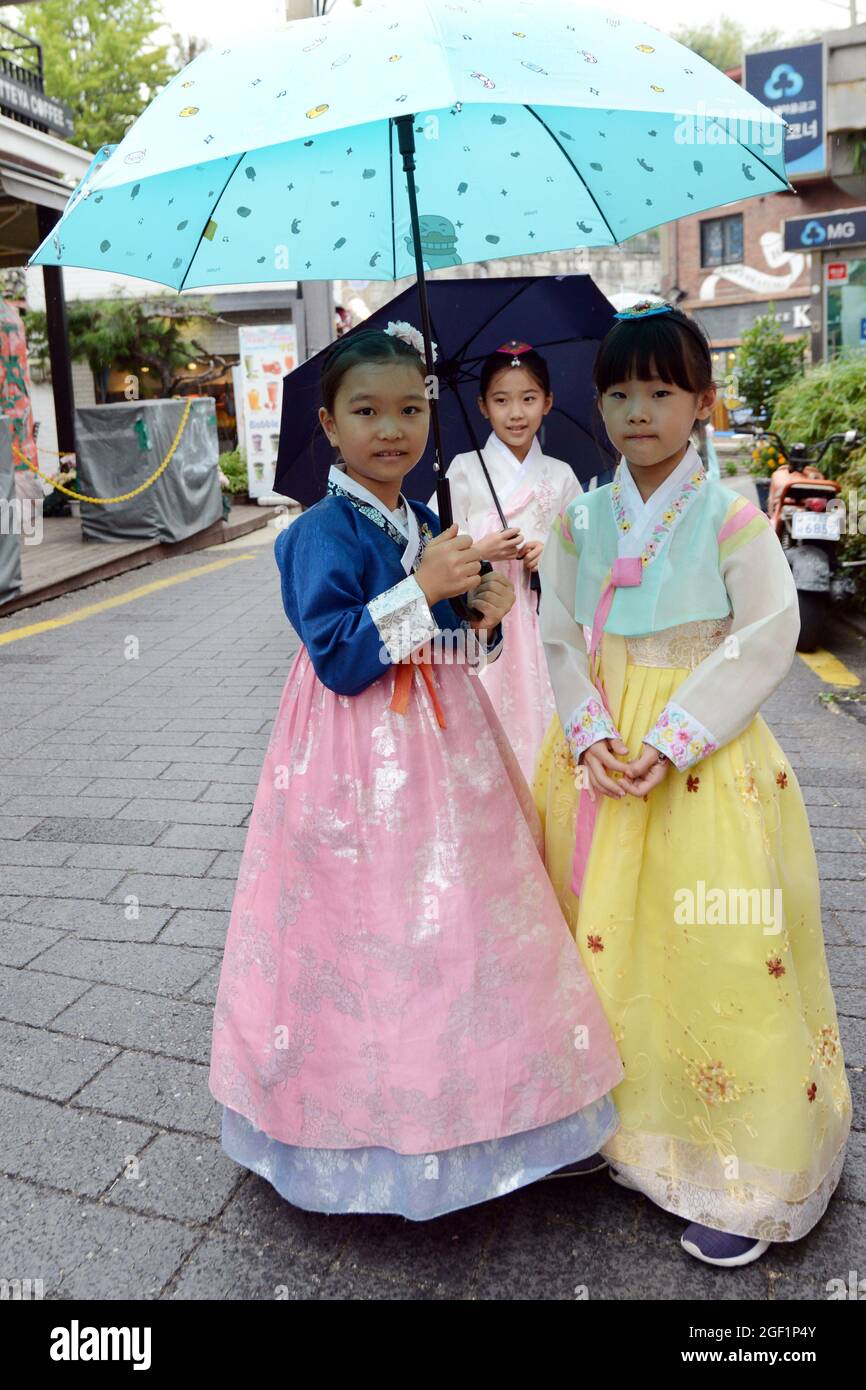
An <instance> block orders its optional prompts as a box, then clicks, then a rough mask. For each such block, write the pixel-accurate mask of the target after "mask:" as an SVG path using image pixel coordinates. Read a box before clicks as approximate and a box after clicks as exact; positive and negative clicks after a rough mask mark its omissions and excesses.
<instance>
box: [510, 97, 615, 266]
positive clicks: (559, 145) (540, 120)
mask: <svg viewBox="0 0 866 1390" xmlns="http://www.w3.org/2000/svg"><path fill="white" fill-rule="evenodd" d="M524 105H525V106H526V110H527V111H528V112H529V114H530V116H534V117H535V119H536V120H537V121H538V124H539V125H540V126H543V128H544V129H545V130H546V131H547V133H548V135H549V136H550V138H551V140H552V141H553V143H554V145H556V146H557V148H558V149H559V150H561V151H562V153H563V154H564V155H565V158H566V159H567V160H568V162H569V164H570V165H571V167H572V169H573V170H574V172H575V173H576V174H577V177H578V178H579V179H580V181H581V183H582V184H583V186H584V188H585V189H586V191H587V193H588V194H589V196H590V198H591V199H592V201H593V203H594V204H595V207H596V210H597V212H598V215H599V217H600V218H601V220H602V222H603V223H604V225H605V226H606V227H607V230H608V231H609V232H610V234H611V237H612V238H613V243H614V245H615V246H619V245H620V242H619V240H618V238H617V237H616V236H615V235H614V230H613V227H612V226H611V225H610V223H609V222H608V220H607V218H606V217H605V215H604V213H603V212H602V210H601V205H600V203H599V201H598V199H597V198H596V196H595V194H594V193H593V191H592V189H591V188H590V186H589V184H588V183H587V181H586V179H585V178H584V177H583V174H582V173H581V172H580V170H579V169H578V167H577V165H576V164H575V162H574V160H573V159H572V157H571V155H570V154H569V153H568V150H567V149H566V148H565V146H564V145H563V144H562V142H561V141H560V140H557V138H556V136H555V135H554V133H553V131H552V130H551V129H550V126H549V125H548V124H547V122H546V121H545V120H544V119H543V118H542V117H541V116H539V114H538V112H537V111H533V109H532V107H531V106H528V105H526V103H524Z"/></svg>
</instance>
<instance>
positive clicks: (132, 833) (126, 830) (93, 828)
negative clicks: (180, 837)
mask: <svg viewBox="0 0 866 1390" xmlns="http://www.w3.org/2000/svg"><path fill="white" fill-rule="evenodd" d="M167 828H168V821H166V822H165V823H161V822H160V821H158V820H155V819H153V820H140V821H135V820H103V819H102V818H99V819H90V818H88V819H87V820H79V819H77V818H74V817H68V818H66V817H58V816H49V817H46V819H45V820H43V821H42V822H41V823H40V824H37V825H36V826H35V828H34V829H32V830H31V831H30V832H29V834H28V836H27V838H28V839H30V840H60V841H62V842H63V843H68V842H69V841H73V842H75V843H76V844H79V845H84V844H99V845H152V844H153V842H154V841H155V840H157V839H158V838H159V836H160V835H161V834H163V832H164V831H165V830H166V829H167Z"/></svg>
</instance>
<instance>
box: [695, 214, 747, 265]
mask: <svg viewBox="0 0 866 1390" xmlns="http://www.w3.org/2000/svg"><path fill="white" fill-rule="evenodd" d="M742 259H743V214H742V213H741V212H736V213H733V214H732V215H731V216H730V217H709V218H707V219H706V221H704V222H702V223H701V265H702V266H715V265H735V264H737V263H739V262H741V261H742Z"/></svg>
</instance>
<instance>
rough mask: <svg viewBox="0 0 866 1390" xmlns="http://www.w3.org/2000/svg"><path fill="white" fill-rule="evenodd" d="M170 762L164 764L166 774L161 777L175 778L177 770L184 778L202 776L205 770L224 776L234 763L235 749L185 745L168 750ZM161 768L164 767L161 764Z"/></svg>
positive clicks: (194, 744)
mask: <svg viewBox="0 0 866 1390" xmlns="http://www.w3.org/2000/svg"><path fill="white" fill-rule="evenodd" d="M147 751H148V750H147V749H143V750H142V756H144V754H146V753H147ZM168 754H169V758H170V761H169V762H167V763H166V764H164V772H163V773H161V774H160V775H161V776H166V777H173V776H174V775H175V769H177V776H179V777H181V778H184V777H189V776H199V777H200V776H201V774H202V770H203V769H210V768H216V769H218V770H219V774H220V776H222V775H223V773H224V771H225V769H226V767H227V766H228V765H229V764H231V763H232V761H233V759H234V755H235V750H234V749H233V748H214V747H208V748H202V747H201V746H200V745H199V744H197V743H193V744H184V745H182V746H181V747H179V748H171V749H170V750H168ZM161 766H163V765H162V764H161Z"/></svg>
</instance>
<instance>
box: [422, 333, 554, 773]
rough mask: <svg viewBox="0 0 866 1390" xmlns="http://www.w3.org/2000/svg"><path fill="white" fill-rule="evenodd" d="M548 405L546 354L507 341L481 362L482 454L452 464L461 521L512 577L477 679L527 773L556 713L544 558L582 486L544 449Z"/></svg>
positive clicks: (454, 495) (479, 547) (455, 503)
mask: <svg viewBox="0 0 866 1390" xmlns="http://www.w3.org/2000/svg"><path fill="white" fill-rule="evenodd" d="M552 405H553V395H552V393H551V390H550V372H549V370H548V366H547V363H546V361H545V360H544V358H543V357H542V356H541V354H540V353H538V352H536V351H535V350H534V349H533V348H531V347H529V345H528V344H527V343H517V342H511V343H506V344H505V346H504V347H501V348H499V349H497V351H496V352H492V353H491V354H490V356H489V357H488V358H487V359H486V360H485V362H484V364H483V366H482V368H481V382H480V394H479V396H478V408H479V410H480V411H481V414H482V415H483V416H484V418H485V419H486V420H489V422H490V424H491V426H492V429H491V433H490V436H489V438H488V440H487V443H486V444H485V445H484V447H483V449H482V450H481V458H479V457H478V453H477V452H475V451H470V452H469V453H466V454H457V455H456V457H455V458H453V459H452V460H451V465H450V467H449V469H448V480H449V482H450V484H451V497H452V503H453V510H454V519H455V521H456V522H457V523H458V524H459V526H460V530H461V531H466V532H468V534H469V535H470V536H471V537H472V539H473V540H474V542H475V547H476V549H477V551H478V553H479V555H480V556H481V557H482V559H484V560H489V561H490V562H491V564H492V565H493V568H494V569H495V570H498V571H499V573H501V574H504V575H507V577H508V578H509V579H510V580H511V582H512V584H513V585H514V590H515V603H514V607H513V608H512V609H511V610H510V612H509V613H508V614H507V616H506V618H505V621H504V623H503V632H504V634H505V645H504V648H503V652H502V655H501V657H499V659H498V660H497V661H495V662H491V663H490V664H489V665H488V666H487V667H486V668H485V670H484V671H483V672H482V674H481V680H482V683H483V685H484V688H485V690H486V691H487V694H488V695H489V696H490V698H491V700H492V701H493V707H494V709H495V710H496V713H497V714H498V715H499V718H500V720H501V721H502V725H503V727H504V729H505V732H506V733H507V734H508V737H509V739H510V741H511V746H512V748H513V749H514V751H515V753H516V754H517V760H518V762H519V763H520V766H521V769H522V771H523V774H524V776H525V777H526V778H527V780H528V781H531V780H532V775H533V772H534V769H535V761H536V758H537V756H538V753H539V751H540V749H541V744H542V741H543V739H544V735H545V732H546V730H547V727H548V725H549V724H550V721H551V719H552V717H553V715H554V713H555V703H554V698H553V690H552V689H551V685H550V677H549V675H548V672H547V662H546V660H545V657H544V645H543V643H542V640H541V630H540V627H539V620H538V608H539V595H540V586H539V583H538V573H537V571H538V562H539V560H540V558H541V552H542V550H543V549H544V543H545V541H546V540H547V537H548V535H549V534H550V528H551V526H552V525H553V522H554V521H555V519H556V517H557V516H558V515H559V513H560V512H561V511H562V509H563V508H564V507H567V506H568V504H569V502H571V501H573V500H574V498H575V497H577V496H578V495H579V494H580V492H581V491H582V489H581V486H580V483H579V482H578V480H577V478H576V477H575V475H574V472H573V471H572V469H571V468H570V467H569V465H568V464H567V463H563V461H562V459H557V458H552V457H551V456H550V455H549V454H545V453H542V450H541V445H540V444H539V442H538V439H537V434H538V431H539V429H540V427H541V422H542V420H543V419H544V417H545V415H547V414H548V412H549V411H550V409H551V407H552ZM430 506H431V507H433V509H434V510H435V508H436V498H435V495H434V497H432V498H431V500H430Z"/></svg>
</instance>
